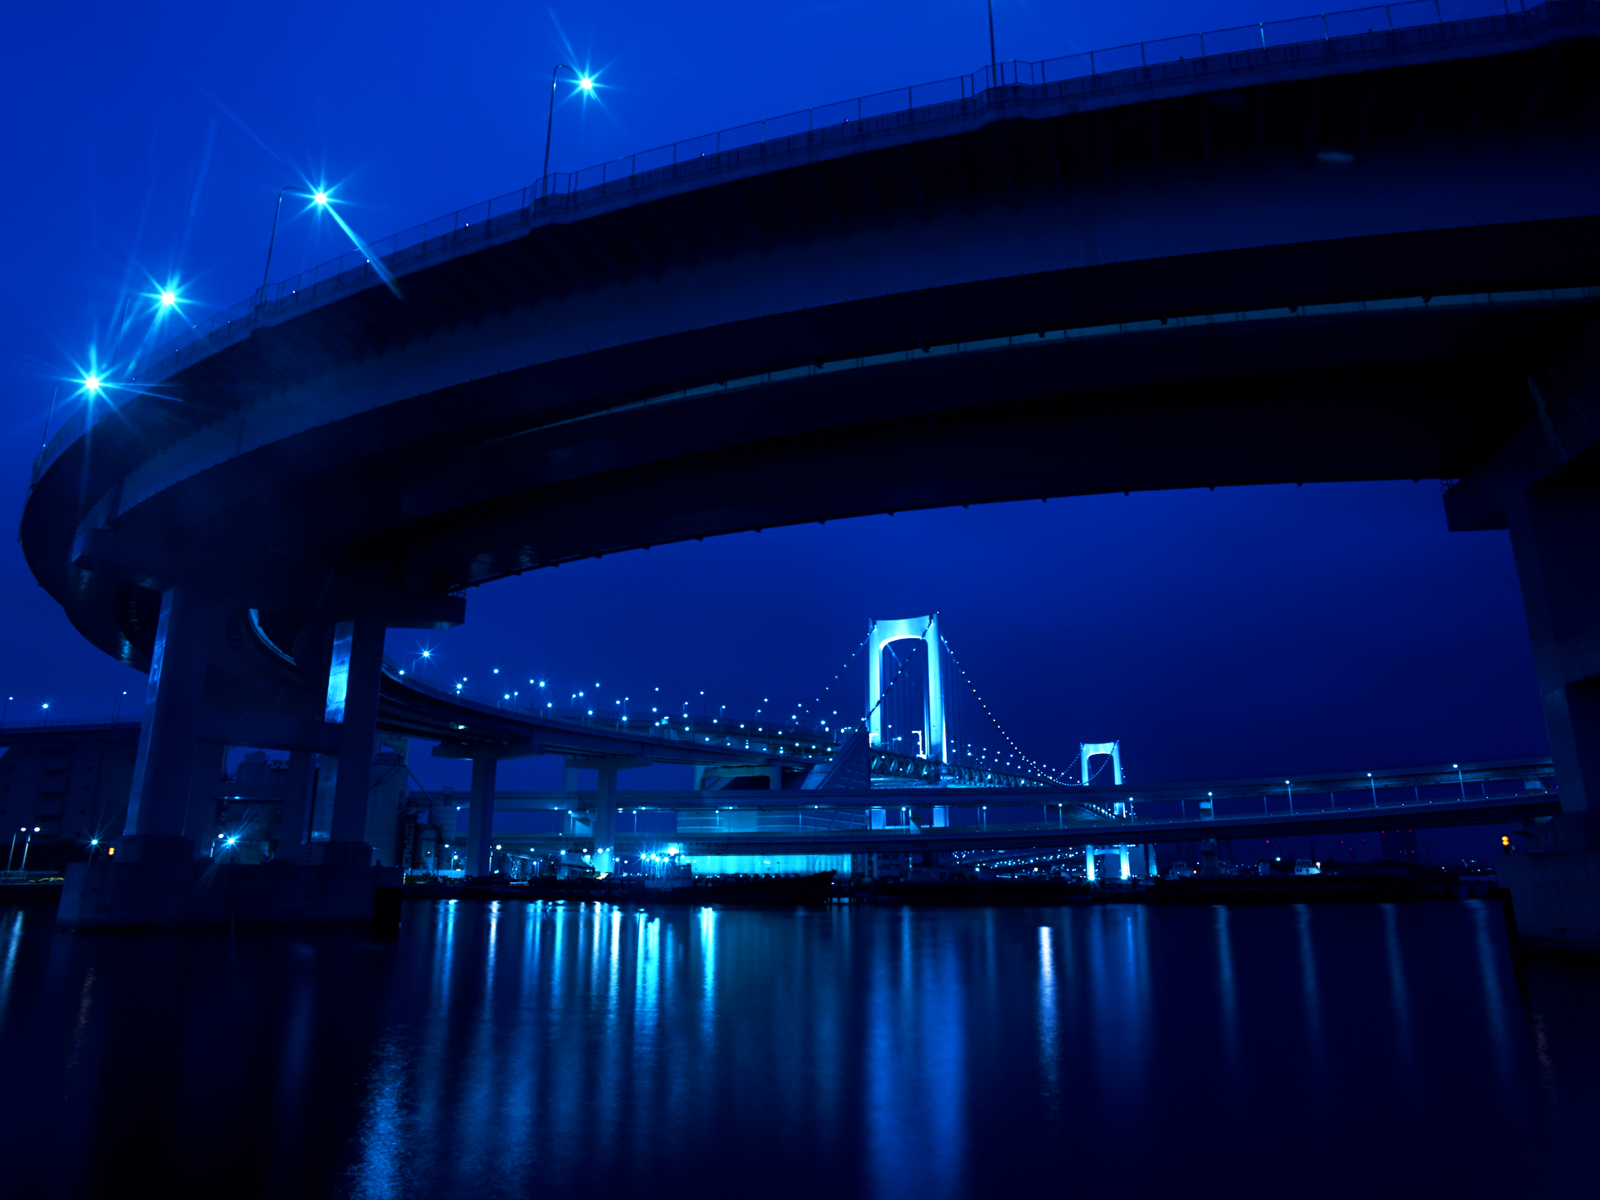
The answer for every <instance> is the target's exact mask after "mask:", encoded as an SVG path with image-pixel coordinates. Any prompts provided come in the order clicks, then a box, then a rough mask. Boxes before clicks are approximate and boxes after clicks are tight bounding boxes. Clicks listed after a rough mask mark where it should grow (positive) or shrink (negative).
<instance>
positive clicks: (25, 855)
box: [6, 825, 39, 875]
mask: <svg viewBox="0 0 1600 1200" xmlns="http://www.w3.org/2000/svg"><path fill="white" fill-rule="evenodd" d="M38 832H39V827H38V826H37V825H35V826H34V827H33V828H32V829H31V830H30V831H29V833H28V837H27V840H26V841H24V842H23V843H22V865H21V866H20V867H18V868H17V871H18V873H19V874H22V875H26V874H27V873H28V847H29V846H31V845H33V835H34V834H36V833H38ZM6 865H7V866H10V865H11V864H10V863H7V864H6Z"/></svg>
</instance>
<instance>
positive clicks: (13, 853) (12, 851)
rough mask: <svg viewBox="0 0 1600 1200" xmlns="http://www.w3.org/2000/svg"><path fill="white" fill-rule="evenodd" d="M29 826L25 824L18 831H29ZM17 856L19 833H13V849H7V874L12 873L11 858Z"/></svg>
mask: <svg viewBox="0 0 1600 1200" xmlns="http://www.w3.org/2000/svg"><path fill="white" fill-rule="evenodd" d="M27 828H28V827H27V826H26V825H24V826H22V827H21V828H19V829H18V830H17V832H18V833H26V832H27ZM16 856H17V834H15V833H13V834H12V835H11V849H9V850H7V851H6V874H7V875H9V874H11V860H12V859H13V858H15V857H16Z"/></svg>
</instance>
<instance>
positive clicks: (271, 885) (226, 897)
mask: <svg viewBox="0 0 1600 1200" xmlns="http://www.w3.org/2000/svg"><path fill="white" fill-rule="evenodd" d="M369 858H370V850H369ZM400 884H401V878H400V869H399V868H398V867H374V866H371V865H370V863H368V864H359V863H345V864H336V865H305V864H301V863H292V862H269V863H260V864H248V865H247V864H241V863H226V862H225V863H218V862H216V861H215V860H210V859H199V860H195V861H191V862H122V861H110V860H107V859H104V858H102V859H97V860H96V861H94V862H92V863H72V864H70V865H69V866H68V867H67V872H66V883H65V885H64V886H63V887H62V889H61V906H60V908H59V909H58V910H57V918H56V919H57V921H58V923H59V924H60V925H61V926H62V927H63V928H66V929H148V928H167V929H178V928H186V929H205V928H217V927H228V926H234V925H261V926H270V925H278V926H282V925H364V924H369V923H371V922H372V921H373V920H374V917H375V916H381V917H382V918H384V919H385V920H386V921H392V923H394V924H396V925H398V922H399V908H398V903H397V902H395V903H391V902H390V901H394V900H395V899H396V898H397V897H398V893H399V888H400ZM391 893H392V895H391Z"/></svg>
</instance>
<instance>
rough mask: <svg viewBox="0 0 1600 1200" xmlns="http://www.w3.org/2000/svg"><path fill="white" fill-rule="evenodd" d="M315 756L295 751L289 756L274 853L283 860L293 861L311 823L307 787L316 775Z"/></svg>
mask: <svg viewBox="0 0 1600 1200" xmlns="http://www.w3.org/2000/svg"><path fill="white" fill-rule="evenodd" d="M316 758H317V756H316V755H315V754H312V753H311V752H310V751H302V750H296V751H295V752H294V753H292V754H290V755H289V771H288V775H289V778H288V779H287V780H286V781H285V782H286V783H287V785H288V791H287V792H286V793H285V795H284V797H283V816H282V819H281V820H280V821H279V822H278V852H277V854H276V855H275V856H274V857H275V858H277V859H278V860H281V861H283V862H297V861H298V860H299V857H300V847H301V846H303V845H304V844H305V840H306V827H307V825H309V824H310V822H311V787H312V783H313V781H314V780H315V778H316V771H315V769H314V767H315V764H316Z"/></svg>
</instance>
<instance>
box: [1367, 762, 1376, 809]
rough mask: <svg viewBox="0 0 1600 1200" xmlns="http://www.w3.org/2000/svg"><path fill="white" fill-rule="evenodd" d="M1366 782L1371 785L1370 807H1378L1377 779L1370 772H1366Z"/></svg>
mask: <svg viewBox="0 0 1600 1200" xmlns="http://www.w3.org/2000/svg"><path fill="white" fill-rule="evenodd" d="M1367 783H1368V784H1369V785H1371V787H1372V807H1373V808H1377V807H1378V781H1377V780H1376V779H1374V778H1373V777H1372V772H1371V771H1368V772H1367Z"/></svg>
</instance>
